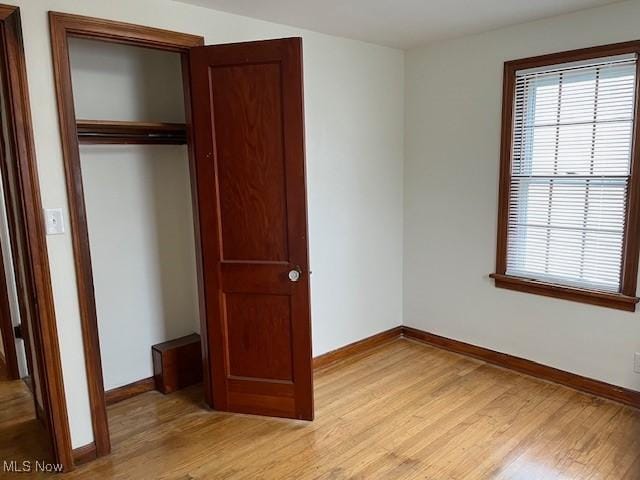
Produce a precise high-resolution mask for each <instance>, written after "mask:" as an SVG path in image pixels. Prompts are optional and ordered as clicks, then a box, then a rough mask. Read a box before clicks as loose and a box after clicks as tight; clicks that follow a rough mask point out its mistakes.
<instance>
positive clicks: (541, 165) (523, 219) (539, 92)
mask: <svg viewBox="0 0 640 480" xmlns="http://www.w3.org/2000/svg"><path fill="white" fill-rule="evenodd" d="M637 52H638V45H635V44H620V45H613V46H608V47H597V48H595V49H590V50H580V51H576V52H568V53H566V54H558V55H552V56H543V57H537V58H533V59H526V60H520V61H514V62H507V63H506V64H505V92H504V105H503V109H504V116H503V129H502V132H503V133H502V134H503V139H502V162H501V169H502V172H501V194H500V218H499V220H498V223H499V232H498V258H497V270H496V273H495V274H494V275H493V277H494V278H495V279H496V286H499V287H505V288H511V289H516V290H521V291H529V292H532V293H540V294H544V295H551V296H555V297H562V298H569V299H572V300H579V301H584V302H588V303H595V304H599V305H605V306H611V307H615V308H621V309H625V310H634V309H635V304H636V303H637V301H638V299H637V298H636V297H635V289H636V276H637V261H638V242H637V237H638V235H637V225H638V222H637V219H636V217H637V215H638V213H640V212H638V209H637V207H636V202H637V199H636V197H637V191H638V186H637V183H638V181H637V178H636V177H637V175H636V174H635V168H634V160H635V152H634V144H635V142H634V136H635V127H636V118H635V117H636V81H637V79H636V71H637V59H638V53H637Z"/></svg>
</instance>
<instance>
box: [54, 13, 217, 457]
mask: <svg viewBox="0 0 640 480" xmlns="http://www.w3.org/2000/svg"><path fill="white" fill-rule="evenodd" d="M50 21H51V33H52V42H53V44H54V49H53V56H54V64H55V65H56V74H57V75H58V76H57V78H56V86H57V94H58V101H59V107H60V108H59V114H60V123H61V127H62V132H61V133H62V140H63V147H64V153H65V170H66V176H67V192H68V201H69V217H70V223H71V236H72V239H73V244H74V258H75V262H76V276H77V286H78V301H79V304H80V309H81V318H82V323H83V345H84V356H85V367H86V371H87V381H88V386H89V400H90V403H91V407H92V419H91V420H92V427H93V433H94V442H92V443H91V444H88V445H80V446H76V445H74V447H75V448H74V449H73V458H74V462H75V463H76V464H79V463H83V462H86V461H90V460H92V459H94V458H96V457H99V456H102V455H106V454H108V453H109V452H110V451H111V440H112V437H113V438H114V441H117V440H115V439H117V438H119V437H118V431H119V430H118V423H116V424H112V425H109V415H110V412H111V411H112V410H113V409H116V411H117V409H118V403H119V402H121V401H123V400H125V399H128V398H131V397H133V396H136V395H138V394H141V393H145V392H149V391H152V390H159V391H161V392H163V393H169V392H171V391H174V390H177V389H179V388H183V387H186V386H190V385H193V384H195V383H198V382H201V381H202V366H203V353H202V348H201V339H200V336H199V333H200V311H199V308H200V304H201V299H200V298H199V295H200V294H199V280H198V277H199V273H198V268H199V267H198V265H197V262H198V258H199V255H198V249H199V247H198V240H197V239H198V237H197V227H196V225H197V212H194V210H195V209H194V207H193V204H192V199H193V194H192V185H193V179H192V175H191V165H190V163H191V160H190V158H191V151H190V150H191V146H190V143H191V142H190V141H189V135H190V132H189V126H188V125H189V115H190V113H189V112H190V109H189V104H188V102H189V95H188V80H185V78H186V76H188V73H187V72H188V56H187V52H188V49H189V48H190V47H192V46H196V45H200V44H202V38H201V37H197V36H192V35H183V34H177V33H173V32H167V31H163V30H158V29H153V28H147V27H136V26H131V25H127V24H120V23H117V22H109V21H102V20H98V19H90V18H87V17H78V16H74V15H66V14H58V13H53V12H51V13H50ZM205 360H206V359H205ZM206 363H207V362H206V361H205V362H204V364H206ZM195 388H196V389H197V387H195ZM199 392H200V390H198V391H197V393H196V394H190V396H192V397H193V398H194V401H198V400H197V397H198V396H201V395H202V394H201V393H199ZM160 394H161V393H158V395H160ZM194 395H195V396H194ZM141 398H143V397H141ZM143 412H144V408H142V409H136V408H131V409H127V410H126V412H124V414H122V412H120V413H119V418H120V419H122V418H125V419H127V421H135V418H134V416H135V415H140V414H144V413H143Z"/></svg>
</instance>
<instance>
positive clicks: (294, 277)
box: [289, 267, 302, 282]
mask: <svg viewBox="0 0 640 480" xmlns="http://www.w3.org/2000/svg"><path fill="white" fill-rule="evenodd" d="M301 274H302V271H300V267H296V268H294V269H293V270H289V280H291V281H292V282H297V281H298V280H300V275H301Z"/></svg>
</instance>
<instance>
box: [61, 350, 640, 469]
mask: <svg viewBox="0 0 640 480" xmlns="http://www.w3.org/2000/svg"><path fill="white" fill-rule="evenodd" d="M315 385H316V387H315V399H316V420H315V421H314V422H312V423H305V422H301V421H290V420H279V419H271V418H264V417H255V416H248V415H231V414H226V413H216V412H212V411H206V410H204V409H203V408H202V405H201V404H200V399H201V397H202V392H201V388H200V387H198V386H196V387H192V388H189V389H186V390H184V391H181V392H177V393H175V394H171V395H168V396H164V395H162V394H160V393H157V392H150V393H146V394H143V395H140V396H138V397H135V398H132V399H129V400H127V401H124V402H121V403H119V404H116V405H113V406H111V407H109V417H110V427H111V437H112V443H113V453H112V455H110V456H109V457H105V458H102V459H99V460H97V461H94V462H92V463H89V464H86V465H84V466H80V467H79V468H77V469H76V470H75V471H74V472H72V473H70V474H67V475H63V476H60V477H59V478H87V479H89V478H90V479H98V478H99V479H108V478H118V479H129V478H130V479H160V478H166V479H236V478H247V479H260V478H264V479H296V480H297V479H342V478H361V479H375V478H385V479H414V478H415V479H418V478H419V479H433V480H449V479H451V480H453V479H456V480H473V479H518V480H525V479H527V480H528V479H544V480H547V479H571V480H577V479H615V480H622V479H628V480H638V479H640V411H638V410H635V409H633V408H629V407H626V406H623V405H620V404H617V403H613V402H609V401H606V400H602V399H599V398H596V397H592V396H589V395H585V394H582V393H579V392H577V391H574V390H571V389H569V388H565V387H562V386H559V385H555V384H552V383H546V382H542V381H539V380H537V379H534V378H530V377H527V376H524V375H520V374H518V373H514V372H511V371H508V370H504V369H500V368H497V367H493V366H490V365H488V364H485V363H483V362H480V361H476V360H473V359H469V358H466V357H463V356H460V355H456V354H453V353H449V352H446V351H443V350H439V349H437V348H433V347H430V346H426V345H423V344H419V343H414V342H412V341H409V340H406V339H398V340H395V341H393V342H391V343H389V344H386V345H384V346H382V347H380V348H378V349H377V350H375V351H372V352H371V353H370V354H369V355H367V356H364V357H360V358H350V359H347V360H346V361H344V362H342V363H340V364H337V365H333V366H330V367H327V368H325V369H324V370H321V371H318V372H316V378H315Z"/></svg>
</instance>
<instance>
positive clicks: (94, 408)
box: [49, 12, 207, 457]
mask: <svg viewBox="0 0 640 480" xmlns="http://www.w3.org/2000/svg"><path fill="white" fill-rule="evenodd" d="M49 24H50V29H51V47H52V56H53V68H54V77H55V86H56V95H57V101H58V117H59V123H60V137H61V141H62V151H63V157H64V168H65V176H66V184H67V197H68V203H69V218H70V224H71V237H72V243H73V252H74V261H75V269H76V281H77V289H78V302H79V305H80V317H81V323H82V336H83V345H84V356H85V367H86V372H87V383H88V388H89V401H90V405H91V417H92V426H93V434H94V442H95V448H96V455H97V456H98V457H99V456H103V455H107V454H108V453H109V452H110V451H111V442H110V439H109V426H108V423H107V411H106V401H105V391H104V384H103V379H102V362H101V358H100V345H99V340H98V323H97V316H96V305H95V296H94V287H93V274H92V268H91V253H90V249H89V233H88V228H87V218H86V209H85V203H84V191H83V183H82V172H81V166H80V151H79V146H78V130H77V125H76V114H75V108H74V101H73V89H72V84H71V67H70V61H69V43H68V39H69V37H80V38H86V39H93V40H100V41H105V42H114V43H120V44H127V45H132V46H138V47H147V48H154V49H158V50H166V51H172V52H178V53H181V54H182V62H183V75H184V76H185V77H184V80H183V83H184V85H185V89H187V88H188V85H189V78H188V72H189V68H188V55H187V54H188V51H189V49H190V48H191V47H194V46H198V45H202V44H203V43H204V39H203V38H202V37H200V36H196V35H188V34H183V33H177V32H171V31H167V30H160V29H157V28H152V27H145V26H139V25H132V24H128V23H122V22H115V21H110V20H102V19H98V18H92V17H83V16H79V15H69V14H64V13H57V12H49ZM185 62H186V67H185ZM185 100H186V103H185V108H186V112H185V115H186V117H185V118H186V119H187V125H186V129H187V138H190V136H191V133H190V130H191V127H190V124H191V122H190V108H189V105H188V101H189V100H190V97H189V95H188V94H187V93H185ZM189 156H190V159H191V157H192V155H191V153H190V154H189ZM190 161H191V160H190ZM193 171H194V170H193V169H192V172H193ZM191 183H192V190H193V189H194V188H195V179H194V178H193V176H192V179H191ZM193 208H194V219H195V220H196V221H195V222H194V223H195V224H196V225H197V223H198V222H197V204H194V206H193ZM194 228H196V234H197V233H198V230H197V226H195V227H194ZM195 238H196V251H197V260H198V262H200V256H199V246H198V244H199V240H198V239H199V236H198V235H196V237H195ZM198 272H199V276H200V272H201V268H200V267H198ZM201 283H202V282H201V280H200V278H199V279H198V284H199V285H201ZM202 315H203V312H202V311H201V316H202ZM203 338H204V337H203ZM204 363H205V364H206V363H207V362H206V361H205V362H204ZM69 455H71V451H69Z"/></svg>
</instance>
